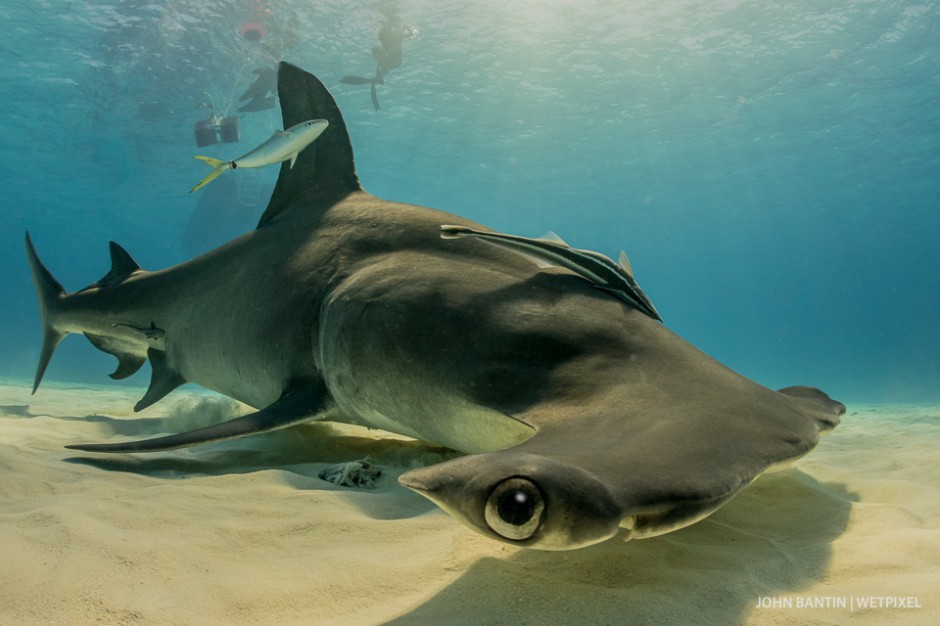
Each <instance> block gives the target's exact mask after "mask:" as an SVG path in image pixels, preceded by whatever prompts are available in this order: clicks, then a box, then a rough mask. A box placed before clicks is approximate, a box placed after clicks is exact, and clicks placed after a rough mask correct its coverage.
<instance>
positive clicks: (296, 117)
mask: <svg viewBox="0 0 940 626" xmlns="http://www.w3.org/2000/svg"><path fill="white" fill-rule="evenodd" d="M277 95H278V98H279V99H280V101H281V115H282V117H283V119H284V128H290V127H291V126H294V125H295V124H299V123H300V122H303V121H305V120H313V119H323V120H326V121H328V122H329V123H330V125H329V128H327V129H326V130H325V131H324V132H323V134H322V135H321V136H320V137H319V138H317V140H316V141H315V142H313V143H312V144H310V145H309V146H308V147H307V148H306V149H304V150H303V151H302V152H301V153H300V154H298V155H297V158H296V162H295V163H287V162H284V163H282V164H281V172H280V174H279V175H278V178H277V185H275V187H274V193H272V194H271V201H270V202H269V203H268V208H267V209H266V210H265V212H264V215H262V216H261V221H260V222H258V228H261V227H263V226H264V225H265V224H267V223H268V222H270V221H271V220H273V219H274V218H276V217H277V216H278V215H280V214H281V213H283V212H284V211H286V210H288V209H290V208H291V207H292V206H294V205H295V204H298V203H299V202H301V200H302V210H303V211H308V212H309V211H314V212H318V211H322V210H324V209H326V208H327V207H330V206H332V205H333V204H335V203H336V202H337V201H339V200H340V199H342V198H344V197H345V196H347V195H349V194H350V193H352V192H354V191H361V190H362V187H360V186H359V178H358V176H356V166H355V163H354V162H353V152H352V144H350V142H349V133H348V132H347V131H346V123H345V122H344V121H343V116H342V114H341V113H340V111H339V107H337V106H336V101H335V100H333V96H332V95H330V92H329V91H327V89H326V87H324V86H323V83H321V82H320V81H319V80H317V78H316V77H315V76H313V75H311V74H308V73H307V72H305V71H303V70H302V69H300V68H298V67H295V66H293V65H291V64H289V63H284V62H281V63H280V64H278V70H277ZM292 165H293V167H291V166H292Z"/></svg>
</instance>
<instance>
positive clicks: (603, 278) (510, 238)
mask: <svg viewBox="0 0 940 626" xmlns="http://www.w3.org/2000/svg"><path fill="white" fill-rule="evenodd" d="M462 237H475V238H477V239H480V240H482V241H485V242H486V243H489V244H493V245H495V246H499V247H501V248H506V249H508V250H511V251H513V252H516V253H518V254H521V255H523V256H525V257H527V258H530V259H531V260H533V261H535V262H536V263H538V262H539V260H543V261H545V262H546V263H548V264H549V265H558V266H561V267H564V268H565V269H569V270H571V271H572V272H574V273H575V274H578V275H579V276H581V277H582V278H585V279H587V280H588V281H590V282H591V283H592V284H593V285H594V286H595V287H597V288H598V289H602V290H603V291H606V292H608V293H611V294H613V295H615V296H617V297H618V298H620V299H621V300H623V301H624V302H626V303H627V304H629V305H630V306H632V307H634V308H636V309H639V310H640V311H643V312H644V313H646V314H647V315H649V316H650V317H652V318H653V319H654V320H657V321H660V322H661V321H663V318H662V317H660V315H659V312H658V311H657V310H656V307H654V306H653V303H652V302H651V301H650V299H649V298H648V297H647V296H646V294H645V293H643V290H642V289H640V286H639V285H638V284H637V283H636V280H635V279H634V278H633V269H632V268H631V267H630V261H629V259H627V254H626V252H621V253H620V264H619V265H618V264H617V263H614V262H613V261H611V260H610V259H609V258H607V257H606V256H604V255H603V254H601V253H600V252H594V251H593V250H578V249H577V248H572V247H571V246H569V245H568V244H566V243H565V242H564V241H562V240H561V239H560V238H557V236H556V237H555V238H554V239H548V238H543V239H530V238H529V237H519V236H516V235H505V234H503V233H491V232H484V231H480V230H475V229H473V228H468V227H466V226H450V225H447V224H444V225H442V226H441V239H459V238H462ZM532 257H535V258H532ZM540 265H541V264H540Z"/></svg>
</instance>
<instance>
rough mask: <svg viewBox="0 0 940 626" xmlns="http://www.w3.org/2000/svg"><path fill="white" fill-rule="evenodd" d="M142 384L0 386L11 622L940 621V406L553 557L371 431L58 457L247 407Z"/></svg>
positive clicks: (334, 429)
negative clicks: (483, 520) (372, 475)
mask: <svg viewBox="0 0 940 626" xmlns="http://www.w3.org/2000/svg"><path fill="white" fill-rule="evenodd" d="M141 394H142V390H134V389H131V390H128V389H126V388H115V387H110V388H108V387H95V388H92V387H87V386H85V387H77V386H64V385H55V384H48V383H46V384H44V386H43V388H42V389H41V390H40V392H39V393H38V394H37V395H36V396H30V395H29V389H28V388H27V387H26V384H25V383H16V382H7V383H6V384H3V385H0V551H2V558H0V561H2V567H0V623H3V624H91V623H96V624H154V625H157V624H159V625H166V624H278V625H281V624H374V623H385V622H393V623H401V624H448V623H460V624H465V623H477V624H628V623H631V624H667V623H669V624H735V623H747V624H791V623H796V622H799V623H801V624H831V623H852V624H879V625H880V624H937V623H940V597H938V595H937V590H938V589H940V407H924V406H920V407H918V406H909V407H904V406H876V407H875V406H849V411H848V413H847V414H846V416H845V417H844V419H843V424H842V426H841V427H840V428H839V429H837V430H836V432H834V433H833V434H832V435H830V436H829V437H828V438H826V439H824V440H823V442H822V443H821V444H820V446H819V448H818V449H817V450H815V451H814V452H813V453H812V454H810V455H809V456H807V457H806V458H805V459H803V460H801V461H799V462H798V463H797V464H796V465H795V466H794V467H793V468H791V469H787V470H784V471H782V472H778V473H775V474H770V475H766V476H763V477H761V478H760V479H759V480H758V481H757V482H756V483H754V485H752V486H751V487H750V488H748V489H747V490H746V491H745V492H744V493H742V494H741V495H739V496H738V497H737V498H735V499H734V500H733V501H732V502H731V503H730V504H728V505H727V506H726V507H725V508H723V509H722V510H720V511H719V512H718V513H716V514H715V515H713V516H711V517H710V518H708V519H706V520H705V521H703V522H700V523H698V524H696V525H694V526H692V527H689V528H686V529H684V530H681V531H678V532H675V533H671V534H669V535H665V536H663V537H659V538H654V539H648V540H644V541H633V542H628V543H625V542H622V541H620V540H618V539H614V540H611V541H609V542H606V543H604V544H601V545H598V546H594V547H592V548H587V549H584V550H580V551H577V552H568V553H547V552H536V551H526V550H519V549H515V548H512V547H509V546H505V545H502V544H499V543H496V542H494V541H491V540H488V539H485V538H483V537H481V536H478V535H476V534H475V533H472V532H471V531H469V530H466V529H464V528H463V527H462V526H461V525H459V524H458V523H457V522H455V521H454V520H452V519H451V518H450V517H449V516H447V515H446V514H444V513H443V512H441V511H440V510H438V509H436V508H435V507H433V506H432V505H431V504H430V503H428V502H426V501H424V500H423V499H422V498H420V497H419V496H417V495H415V494H412V493H411V492H409V491H408V490H406V489H404V488H402V487H399V486H398V485H397V483H396V478H397V476H398V475H399V474H400V473H402V472H403V471H405V470H406V469H408V468H409V467H411V466H415V465H419V464H425V463H431V462H435V461H438V460H440V459H441V458H443V457H444V456H445V455H447V454H448V453H447V452H446V451H443V450H441V449H439V448H435V447H433V446H427V445H423V444H420V443H417V442H413V441H407V440H404V439H401V438H388V437H382V436H381V435H382V434H381V433H378V432H374V431H366V430H364V429H355V428H352V427H347V426H334V425H328V424H313V425H304V426H300V427H296V428H293V429H289V430H285V431H280V432H276V433H271V434H268V435H260V436H256V437H249V438H244V439H241V440H238V441H230V442H220V443H216V444H210V445H206V446H202V447H197V448H193V449H190V450H182V451H173V452H167V453H160V454H152V455H137V456H132V455H118V456H111V457H104V456H100V455H98V456H95V455H91V454H83V453H75V452H72V451H69V450H65V449H64V448H63V447H62V446H63V445H65V444H69V443H78V442H89V441H105V440H110V439H112V438H113V439H114V440H117V439H118V438H121V437H139V436H147V435H151V434H158V433H165V432H177V431H181V430H185V429H189V428H193V427H196V426H199V425H203V424H205V423H209V422H210V421H213V420H219V419H223V418H224V417H226V416H230V415H232V414H234V413H238V412H240V411H243V410H244V407H240V406H239V405H237V404H235V403H233V402H231V401H228V400H225V399H219V398H216V397H214V396H210V395H207V394H202V393H197V392H176V393H174V394H173V395H171V396H170V397H169V398H167V399H166V400H164V401H162V402H160V403H158V404H157V405H156V406H154V407H151V408H150V409H148V410H146V411H144V412H143V413H140V414H134V413H133V412H132V411H131V407H132V406H133V404H134V402H135V401H136V400H137V398H139V397H140V395H141ZM365 456H371V457H372V458H373V459H375V460H376V461H377V462H378V463H380V464H381V465H383V466H384V467H385V470H386V473H385V475H384V476H383V477H382V478H380V479H379V481H378V486H377V488H376V489H374V490H371V491H366V490H359V491H357V490H350V489H344V488H338V487H334V486H333V485H331V484H329V483H326V482H324V481H322V480H320V479H319V478H318V477H317V474H318V473H319V471H320V470H322V469H323V468H324V467H326V466H327V465H329V464H331V463H338V462H342V461H351V460H356V459H361V458H363V457H365ZM759 604H760V607H758V605H759ZM860 604H864V605H866V606H867V607H868V608H866V606H860ZM807 605H809V606H807ZM872 606H873V607H874V608H871V607H872ZM917 607H920V608H917Z"/></svg>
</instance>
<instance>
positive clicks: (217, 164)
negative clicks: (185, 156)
mask: <svg viewBox="0 0 940 626" xmlns="http://www.w3.org/2000/svg"><path fill="white" fill-rule="evenodd" d="M193 158H194V159H197V160H199V161H202V162H204V163H207V164H208V165H209V167H211V168H212V171H211V172H209V175H208V176H206V177H205V178H203V179H202V180H201V181H199V184H198V185H196V186H195V187H193V188H192V189H190V190H189V193H192V192H194V191H196V190H197V189H201V188H203V187H205V186H206V185H208V184H209V183H211V182H212V181H214V180H215V179H216V178H218V177H219V175H220V174H222V172H224V171H225V170H227V169H229V168H231V167H232V166H231V165H230V164H229V162H228V161H222V160H220V159H213V158H212V157H207V156H194V157H193Z"/></svg>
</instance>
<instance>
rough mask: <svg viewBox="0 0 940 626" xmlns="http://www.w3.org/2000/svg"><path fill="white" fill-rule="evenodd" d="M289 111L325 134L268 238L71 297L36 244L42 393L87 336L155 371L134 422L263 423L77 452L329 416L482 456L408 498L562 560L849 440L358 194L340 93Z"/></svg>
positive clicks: (615, 316) (659, 526)
mask: <svg viewBox="0 0 940 626" xmlns="http://www.w3.org/2000/svg"><path fill="white" fill-rule="evenodd" d="M278 89H279V94H278V95H279V97H280V100H281V107H282V111H283V116H284V125H285V126H291V125H293V124H296V123H298V122H299V121H302V120H309V119H313V118H323V119H324V120H326V121H328V122H329V129H328V131H327V132H325V133H324V134H323V136H322V137H321V138H320V140H318V141H317V142H316V144H315V145H314V146H312V147H311V148H310V149H308V150H304V151H303V152H301V153H300V154H299V155H298V156H297V163H296V166H295V167H293V168H291V167H290V166H288V165H287V164H286V163H285V164H283V165H282V166H281V172H280V177H279V179H278V183H277V186H276V187H275V190H274V193H273V195H272V197H271V201H270V204H269V205H268V208H267V210H266V211H265V213H264V215H263V216H262V218H261V221H260V223H259V225H258V228H257V229H256V230H254V231H252V232H250V233H248V234H246V235H244V236H242V237H240V238H238V239H236V240H234V241H232V242H230V243H228V244H226V245H224V246H222V247H220V248H218V249H216V250H213V251H211V252H209V253H207V254H205V255H203V256H200V257H197V258H195V259H193V260H191V261H188V262H186V263H183V264H181V265H178V266H175V267H172V268H169V269H166V270H162V271H158V272H149V271H144V270H143V269H141V268H140V267H139V266H138V265H137V263H136V262H134V260H133V259H132V258H131V257H130V255H128V254H127V253H126V252H125V251H124V250H123V249H122V248H120V247H119V246H117V245H116V244H112V246H111V258H112V269H111V271H110V272H108V274H107V275H106V276H105V277H104V278H103V279H101V280H100V281H98V282H96V283H94V284H93V285H91V286H90V287H88V288H86V289H83V290H81V291H78V292H75V293H71V294H66V293H65V291H64V290H63V289H62V287H61V285H59V283H58V282H56V280H55V279H54V278H53V277H52V274H50V273H49V271H48V270H47V269H46V268H45V266H43V264H42V263H41V262H40V260H39V257H38V256H37V255H36V252H35V250H34V248H33V246H32V243H31V241H30V240H29V238H28V237H27V252H28V258H29V262H30V266H31V268H32V273H33V278H34V281H35V283H36V289H37V293H38V295H39V305H40V312H41V315H42V324H43V348H42V352H41V355H40V362H39V367H38V369H37V373H36V379H35V383H34V384H35V385H37V386H38V384H39V382H40V380H41V379H42V375H43V372H44V371H45V369H46V365H47V364H48V362H49V359H50V357H51V355H52V352H53V350H54V349H55V346H56V345H57V344H58V342H59V341H60V340H61V339H62V338H63V337H64V336H65V335H66V334H68V333H77V332H81V333H84V334H85V335H86V336H88V337H89V339H91V340H92V343H93V344H94V345H95V346H96V347H97V348H100V349H102V350H105V351H106V352H109V353H111V354H113V355H114V356H116V357H117V358H118V362H119V366H118V368H117V370H116V371H115V372H114V373H113V374H112V376H113V377H115V378H121V377H124V376H128V375H130V374H131V373H133V371H135V370H136V369H137V368H138V367H140V365H141V364H142V363H143V362H144V360H148V361H149V362H150V365H151V370H152V375H151V382H150V387H149V388H148V389H147V392H146V393H145V394H144V397H143V398H142V399H141V401H140V402H138V404H137V405H136V406H135V409H137V410H139V409H141V408H143V407H146V406H149V405H151V404H153V403H154V402H157V401H158V400H160V399H161V398H162V397H164V396H165V395H166V394H168V393H170V392H171V391H172V390H173V389H175V388H176V387H177V386H179V385H181V384H183V383H184V382H193V383H198V384H200V385H203V386H205V387H208V388H210V389H214V390H216V391H218V392H220V393H223V394H226V395H229V396H231V397H233V398H236V399H238V400H241V401H242V402H245V403H246V404H249V405H251V406H253V407H256V408H257V409H258V411H257V412H256V413H252V414H250V415H246V416H243V417H240V418H237V419H234V420H231V421H229V422H225V423H222V424H216V425H213V426H209V427H206V428H202V429H198V430H195V431H191V432H186V433H181V434H177V435H170V436H166V437H158V438H155V439H150V440H142V441H130V442H120V441H119V442H109V443H104V444H83V445H71V446H69V447H70V448H72V449H77V450H85V451H94V452H146V451H153V450H166V449H171V448H176V447H181V446H188V445H193V444H197V443H202V442H206V441H214V440H218V439H225V438H229V437H236V436H240V435H245V434H251V433H257V432H263V431H266V430H271V429H275V428H282V427H285V426H289V425H291V424H295V423H297V422H301V421H305V420H312V419H320V418H323V417H325V416H329V418H330V419H340V420H343V421H348V422H351V423H357V424H364V425H367V426H371V427H376V428H382V429H385V430H389V431H392V432H396V433H401V434H404V435H409V436H412V437H417V438H420V439H424V440H426V441H431V442H435V443H438V444H441V445H444V446H448V447H450V448H454V449H456V450H459V451H462V452H465V453H469V456H464V457H461V458H457V459H454V460H451V461H447V462H444V463H440V464H438V465H433V466H430V467H425V468H421V469H416V470H412V471H409V472H407V473H405V474H404V475H403V476H402V477H401V478H400V482H401V483H402V484H404V485H406V486H408V487H410V488H412V489H414V490H416V491H418V492H420V493H422V494H424V495H425V496H427V497H428V498H430V499H431V500H433V501H434V502H436V503H438V504H439V505H440V506H441V507H442V508H444V509H445V510H446V511H448V512H449V513H451V514H452V515H453V516H454V517H456V518H457V519H459V520H460V521H462V522H463V523H465V524H466V525H467V526H469V527H470V528H473V529H475V530H477V531H479V532H481V533H483V534H485V535H487V536H489V537H492V538H494V539H498V540H501V541H505V542H508V543H512V544H514V545H519V546H524V547H530V548H542V549H552V550H563V549H572V548H578V547H582V546H585V545H589V544H592V543H596V542H598V541H602V540H604V539H607V538H609V537H611V536H613V535H614V534H616V533H617V532H618V530H621V532H623V533H624V534H625V535H626V536H627V537H637V538H642V537H649V536H653V535H656V534H660V533H663V532H668V531H670V530H673V529H675V528H679V527H682V526H685V525H687V524H690V523H693V522H695V521H696V520H699V519H701V518H702V517H704V516H706V515H708V514H709V513H711V512H713V511H714V510H716V509H717V508H718V507H720V506H722V505H723V504H724V503H726V502H727V501H728V500H729V499H731V498H732V497H733V496H734V494H736V493H737V492H738V491H740V490H741V489H743V488H744V487H746V486H747V485H748V484H749V483H750V482H751V481H752V480H754V478H755V477H756V476H758V475H759V474H760V473H761V472H763V471H764V470H765V469H767V468H769V467H772V466H774V465H778V464H780V463H785V462H788V461H791V460H793V459H795V458H798V457H799V456H801V455H803V454H805V453H807V452H809V451H810V450H811V449H812V448H813V447H814V446H815V445H816V443H817V442H818V440H819V435H820V433H821V432H825V431H827V430H829V429H831V428H833V427H834V426H835V425H836V424H837V423H838V421H839V415H841V414H842V412H843V411H844V410H845V407H844V406H842V405H841V404H840V403H838V402H835V401H833V400H831V399H830V398H829V397H828V396H826V395H825V394H824V393H823V392H821V391H819V390H818V389H814V388H810V387H789V388H787V389H782V390H780V391H772V390H770V389H767V388H766V387H762V386H761V385H758V384H757V383H754V382H752V381H750V380H748V379H746V378H744V377H742V376H740V375H738V374H736V373H734V372H732V371H731V370H729V369H728V368H726V367H724V366H722V365H721V364H719V363H717V362H716V361H714V360H713V359H711V358H710V357H708V356H707V355H705V354H703V353H702V352H700V351H699V350H697V349H696V348H695V347H693V346H691V345H690V344H688V343H687V342H685V341H684V340H682V339H681V338H679V337H678V336H676V335H675V334H673V333H672V332H671V331H670V330H669V329H668V328H666V327H665V326H663V325H662V324H660V323H659V322H657V321H655V320H654V319H652V317H651V316H650V315H649V314H648V312H644V311H642V310H640V309H638V308H635V307H632V306H623V301H622V299H621V298H620V297H615V294H608V295H605V294H604V292H602V291H598V290H597V289H596V288H595V287H594V284H592V282H588V281H587V280H584V278H583V275H576V274H571V273H569V272H566V271H542V270H540V269H539V268H538V267H537V266H534V265H533V264H532V263H531V262H530V261H529V260H528V259H526V258H523V257H522V256H520V255H518V254H515V253H513V252H510V251H507V250H505V249H503V248H502V247H497V246H488V245H471V244H470V243H469V242H468V244H467V245H455V242H453V241H447V240H442V239H441V236H440V234H441V230H440V226H441V224H448V225H454V226H455V227H460V228H468V229H473V230H474V231H479V232H490V231H488V230H487V229H486V228H485V227H483V226H481V225H479V224H475V223H473V222H471V221H469V220H466V219H463V218H461V217H459V216H456V215H452V214H447V213H443V212H440V211H435V210H433V209H428V208H424V207H419V206H414V205H409V204H401V203H395V202H390V201H386V200H382V199H379V198H376V197H374V196H371V195H369V194H368V193H366V192H364V191H363V190H362V188H361V187H360V185H359V181H358V177H357V176H356V172H355V167H354V164H353V156H352V147H351V145H350V142H349V137H348V135H347V131H346V125H345V123H344V122H343V118H342V116H341V115H340V113H339V110H338V109H337V107H336V103H335V102H334V101H333V98H332V96H330V94H329V92H328V91H327V90H326V88H324V87H323V85H322V84H321V83H320V82H319V81H318V80H317V79H316V78H314V77H313V76H311V75H309V74H306V73H305V72H303V71H301V70H299V69H297V68H295V67H293V66H291V65H287V64H281V66H280V67H279V74H278ZM576 260H577V259H576ZM585 263H588V267H590V263H589V262H588V261H587V260H585V259H580V262H579V263H575V266H576V268H577V269H580V270H584V269H585V266H584V264H585ZM298 497H300V495H299V496H298Z"/></svg>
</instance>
